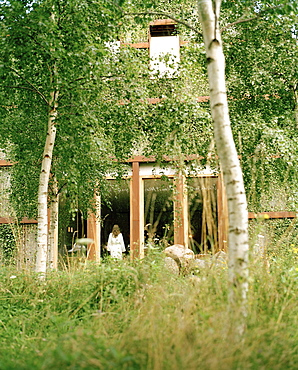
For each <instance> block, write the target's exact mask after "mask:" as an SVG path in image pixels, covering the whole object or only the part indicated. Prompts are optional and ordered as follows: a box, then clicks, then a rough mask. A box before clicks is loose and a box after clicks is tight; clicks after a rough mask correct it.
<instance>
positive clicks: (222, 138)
mask: <svg viewBox="0 0 298 370" xmlns="http://www.w3.org/2000/svg"><path fill="white" fill-rule="evenodd" d="M220 5H221V1H220V0H219V1H218V0H214V1H212V0H199V1H198V6H199V14H200V18H201V24H202V29H203V36H204V44H205V48H206V57H207V68H208V79H209V88H210V105H211V114H212V118H213V122H214V123H213V124H214V137H215V143H216V147H217V153H218V156H219V159H220V164H221V168H222V172H223V180H224V184H225V187H226V193H227V200H228V215H229V236H228V252H229V302H230V307H231V309H232V310H233V311H234V309H233V306H234V305H235V308H236V306H237V307H238V309H239V311H238V313H240V317H242V319H243V318H244V317H245V316H246V314H247V291H248V213H247V202H246V196H245V190H244V183H243V176H242V171H241V167H240V163H239V160H238V155H237V151H236V147H235V143H234V140H233V136H232V130H231V126H230V118H229V111H228V103H227V94H226V86H225V59H224V54H223V49H222V41H221V36H220V31H219V26H218V18H219V13H220ZM242 323H243V324H244V320H242ZM238 329H239V331H240V332H241V331H243V329H244V325H241V324H240V326H239V327H238Z"/></svg>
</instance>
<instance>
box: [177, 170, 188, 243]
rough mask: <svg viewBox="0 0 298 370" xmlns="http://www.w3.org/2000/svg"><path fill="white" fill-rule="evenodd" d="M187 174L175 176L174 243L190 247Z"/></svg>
mask: <svg viewBox="0 0 298 370" xmlns="http://www.w3.org/2000/svg"><path fill="white" fill-rule="evenodd" d="M185 182H186V181H185V176H184V175H183V174H182V173H181V172H179V174H177V176H176V177H175V178H174V244H182V245H184V246H185V247H188V203H187V190H186V184H185Z"/></svg>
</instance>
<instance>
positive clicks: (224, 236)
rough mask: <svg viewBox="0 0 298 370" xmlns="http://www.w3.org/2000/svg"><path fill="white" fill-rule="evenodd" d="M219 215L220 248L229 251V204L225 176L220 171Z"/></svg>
mask: <svg viewBox="0 0 298 370" xmlns="http://www.w3.org/2000/svg"><path fill="white" fill-rule="evenodd" d="M217 217H218V248H219V250H223V251H225V252H227V247H228V225H229V223H228V204H227V197H226V191H225V186H224V183H223V177H222V174H221V173H220V174H219V175H218V180H217Z"/></svg>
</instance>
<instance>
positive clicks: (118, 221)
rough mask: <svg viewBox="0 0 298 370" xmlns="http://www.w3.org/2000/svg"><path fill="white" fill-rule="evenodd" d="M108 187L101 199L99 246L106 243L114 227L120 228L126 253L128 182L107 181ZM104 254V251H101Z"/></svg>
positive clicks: (128, 229)
mask: <svg viewBox="0 0 298 370" xmlns="http://www.w3.org/2000/svg"><path fill="white" fill-rule="evenodd" d="M107 182H108V185H107V189H106V191H105V194H104V196H103V197H102V199H101V202H102V204H101V221H102V224H101V244H102V245H103V246H104V245H106V244H107V242H108V238H109V234H110V233H111V232H112V228H113V226H114V225H118V226H119V227H120V231H121V233H122V235H123V239H124V244H125V248H126V251H128V250H129V243H130V239H129V234H130V227H129V224H130V190H129V180H107ZM102 252H103V253H105V249H104V248H103V250H102Z"/></svg>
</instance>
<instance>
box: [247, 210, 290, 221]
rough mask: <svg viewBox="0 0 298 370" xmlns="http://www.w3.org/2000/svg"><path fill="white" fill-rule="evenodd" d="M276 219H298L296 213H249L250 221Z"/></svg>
mask: <svg viewBox="0 0 298 370" xmlns="http://www.w3.org/2000/svg"><path fill="white" fill-rule="evenodd" d="M255 218H259V219H265V220H266V219H274V218H297V213H296V212H288V211H279V212H260V213H254V212H248V219H249V220H251V219H255Z"/></svg>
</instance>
